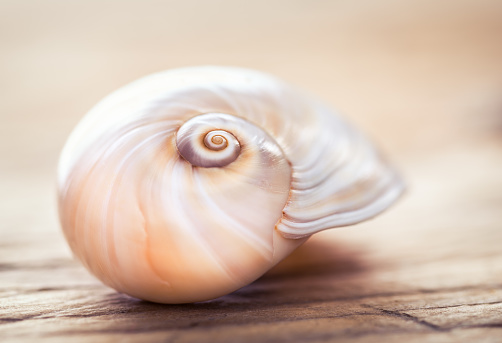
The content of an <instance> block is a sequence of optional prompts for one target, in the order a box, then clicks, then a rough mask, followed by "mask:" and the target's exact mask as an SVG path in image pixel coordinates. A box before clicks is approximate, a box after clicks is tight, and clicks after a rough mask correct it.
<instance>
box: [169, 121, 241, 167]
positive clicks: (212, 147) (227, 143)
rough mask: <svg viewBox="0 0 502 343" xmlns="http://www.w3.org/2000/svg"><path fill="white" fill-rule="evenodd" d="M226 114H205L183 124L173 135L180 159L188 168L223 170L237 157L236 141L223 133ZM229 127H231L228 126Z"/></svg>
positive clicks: (228, 132) (231, 136)
mask: <svg viewBox="0 0 502 343" xmlns="http://www.w3.org/2000/svg"><path fill="white" fill-rule="evenodd" d="M229 117H232V116H230V115H228V114H223V113H206V114H202V115H199V116H197V117H194V118H192V119H190V120H188V121H187V122H185V123H184V124H183V125H182V126H181V127H180V129H179V130H178V133H177V135H176V146H177V148H178V152H179V153H180V155H181V156H182V157H183V158H184V159H185V160H186V161H188V162H190V163H191V164H192V165H194V166H196V167H203V168H215V167H224V166H226V165H228V164H230V163H232V162H233V161H235V160H236V159H237V157H239V154H240V151H241V145H240V142H239V140H238V139H237V137H235V136H234V134H232V133H231V132H230V130H228V129H225V128H226V127H227V126H229V121H231V119H230V120H229ZM230 126H231V125H230Z"/></svg>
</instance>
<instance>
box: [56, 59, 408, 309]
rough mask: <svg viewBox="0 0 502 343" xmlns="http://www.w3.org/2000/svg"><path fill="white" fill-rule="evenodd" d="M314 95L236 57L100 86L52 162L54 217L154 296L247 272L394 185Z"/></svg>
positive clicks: (208, 293)
mask: <svg viewBox="0 0 502 343" xmlns="http://www.w3.org/2000/svg"><path fill="white" fill-rule="evenodd" d="M402 189H403V185H402V182H401V181H400V179H399V177H398V175H397V174H396V172H395V171H394V170H393V168H392V167H391V166H389V164H388V163H387V162H386V161H385V160H384V159H382V158H381V156H380V155H379V154H378V153H377V152H376V151H375V149H374V147H373V146H372V145H371V144H370V143H369V142H368V141H367V140H366V139H365V138H364V137H363V136H362V135H361V134H360V133H358V132H357V131H356V130H354V129H353V128H352V127H350V126H349V125H347V124H346V123H345V122H344V121H343V120H342V119H341V118H339V117H338V116H337V115H336V114H334V113H333V112H332V111H331V110H330V109H329V108H327V107H326V106H325V105H323V104H321V103H319V102H318V101H316V100H312V99H311V98H308V97H306V96H304V95H303V94H301V93H299V92H298V91H297V90H295V89H293V88H292V87H291V86H289V85H287V84H285V83H283V82H282V81H279V80H277V79H275V78H274V77H271V76H269V75H266V74H263V73H260V72H256V71H251V70H246V69H239V68H227V67H196V68H185V69H179V70H173V71H167V72H163V73H159V74H154V75H151V76H148V77H146V78H143V79H141V80H138V81H136V82H134V83H132V84H130V85H128V86H125V87H124V88H122V89H120V90H118V91H116V92H115V93H112V94H111V95H110V96H108V97H107V98H105V99H104V100H103V101H102V102H100V103H99V104H98V105H97V106H96V107H95V108H94V109H92V110H91V111H90V112H89V113H88V114H87V115H86V116H85V117H84V119H83V120H82V121H81V122H80V123H79V125H78V126H77V127H76V129H75V130H74V131H73V133H72V134H71V136H70V138H69V139H68V142H67V144H66V145H65V148H64V149H63V152H62V155H61V158H60V163H59V167H58V190H59V208H60V218H61V223H62V227H63V231H64V233H65V236H66V238H67V240H68V242H69V244H70V247H71V248H72V250H73V252H74V253H75V255H76V256H77V257H78V258H79V259H80V260H81V261H82V263H83V264H84V265H85V266H86V267H87V268H88V269H89V270H90V271H91V272H92V273H93V274H94V275H96V276H97V277H98V278H99V279H101V280H102V281H103V282H104V283H105V284H107V285H109V286H111V287H113V288H115V289H117V290H118V291H120V292H124V293H127V294H129V295H132V296H134V297H138V298H141V299H146V300H150V301H155V302H162V303H183V302H193V301H201V300H207V299H211V298H215V297H218V296H221V295H224V294H226V293H229V292H232V291H234V290H236V289H238V288H240V287H242V286H244V285H246V284H248V283H250V282H252V281H253V280H255V279H256V278H258V277H259V276H261V275H262V274H263V273H265V272H266V271H267V270H268V269H270V268H271V267H272V266H273V265H275V264H276V263H277V262H279V261H280V260H282V259H283V258H284V257H286V256H287V255H288V254H289V253H290V252H292V251H293V250H294V249H295V248H296V247H298V246H299V245H301V244H302V243H303V242H304V241H305V240H306V239H307V238H308V237H309V236H310V235H311V234H313V233H315V232H318V231H321V230H325V229H329V228H333V227H337V226H343V225H350V224H354V223H357V222H360V221H362V220H365V219H368V218H370V217H373V216H375V215H376V214H378V213H380V212H381V211H383V210H384V209H385V208H387V207H388V206H390V205H391V204H392V203H393V202H394V201H395V200H396V199H397V198H398V196H399V195H400V193H401V192H402Z"/></svg>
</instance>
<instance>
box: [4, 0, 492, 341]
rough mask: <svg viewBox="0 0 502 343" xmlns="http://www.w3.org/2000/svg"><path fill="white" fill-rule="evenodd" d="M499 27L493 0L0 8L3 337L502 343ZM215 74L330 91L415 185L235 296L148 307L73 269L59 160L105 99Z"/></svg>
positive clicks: (24, 4) (323, 94)
mask: <svg viewBox="0 0 502 343" xmlns="http://www.w3.org/2000/svg"><path fill="white" fill-rule="evenodd" d="M501 18H502V3H501V2H500V1H488V0H476V1H466V0H458V1H449V2H448V1H446V2H435V1H432V0H426V1H408V2H398V1H393V0H383V1H369V0H365V1H362V2H348V1H347V2H342V1H337V2H334V1H333V2H322V1H286V0H280V1H274V2H270V1H264V0H260V1H253V2H235V1H224V0H221V1H215V2H201V1H199V2H197V1H184V2H179V1H178V2H174V1H166V2H157V1H153V0H151V1H150V0H148V1H141V2H140V1H118V0H115V1H107V2H105V3H103V2H101V1H97V0H96V1H95V0H92V1H85V2H84V1H81V2H67V1H62V0H60V1H56V0H49V1H44V2H35V1H17V0H9V1H7V0H2V1H0V41H1V42H2V43H1V45H0V75H2V77H1V78H0V94H1V95H0V97H1V101H0V116H1V122H0V123H1V125H0V141H1V144H0V154H1V158H0V190H1V191H0V211H1V212H0V216H1V220H2V225H1V226H0V339H1V340H2V342H6V341H12V342H23V341H34V340H37V341H50V342H52V341H55V342H58V341H61V342H67V341H69V340H71V341H77V342H80V341H82V342H87V341H93V342H94V341H126V342H136V341H137V342H146V341H166V342H204V341H212V342H214V341H228V342H248V341H249V342H254V341H260V342H268V341H273V342H280V341H298V342H306V341H333V340H337V341H341V342H382V341H385V342H402V341H405V340H406V341H407V342H461V341H464V342H473V341H476V342H502V177H501V176H502V63H501V61H502V40H501V39H500V37H501V35H502V20H501ZM200 64H219V65H239V66H243V67H249V68H254V69H260V70H263V71H266V72H270V73H273V74H275V75H277V76H279V77H282V78H284V79H286V80H288V81H289V82H291V83H293V84H295V85H297V86H299V87H302V88H304V89H306V91H308V92H309V93H313V94H316V95H317V96H318V97H320V98H322V99H323V100H324V101H326V102H327V103H329V104H331V105H332V106H333V107H336V108H338V109H339V111H340V113H343V115H344V116H345V117H347V118H348V120H350V121H351V122H353V123H354V124H355V125H357V126H358V127H360V128H361V130H363V131H364V132H366V133H367V134H368V135H369V136H370V137H371V138H372V139H373V140H374V141H375V142H376V143H377V144H378V145H379V146H381V147H382V149H383V150H384V151H386V154H387V155H388V156H389V158H390V159H391V160H392V161H393V162H394V163H395V164H396V165H397V166H399V168H400V169H401V171H402V173H403V175H404V176H405V178H406V180H407V183H408V190H407V193H406V195H405V196H404V197H403V198H402V199H401V201H400V202H399V203H398V204H397V205H396V206H394V207H393V208H391V209H390V210H389V211H387V212H386V213H385V214H383V215H381V216H379V217H378V218H375V219H374V220H371V221H369V222H366V223H363V224H359V225H357V226H353V227H346V228H339V229H336V230H331V231H326V232H323V233H320V234H317V235H315V236H314V237H313V238H311V239H310V240H309V241H308V242H307V243H306V244H304V245H303V246H302V247H301V248H299V249H298V250H297V251H296V252H294V253H293V254H292V255H291V256H290V257H289V258H287V259H286V260H285V261H283V262H282V263H281V264H279V265H278V266H277V267H275V268H274V269H273V270H271V271H270V272H269V273H267V274H266V275H265V276H263V277H262V278H260V279H259V280H258V281H256V282H254V283H252V284H251V285H249V286H246V287H244V288H242V289H241V290H238V291H236V292H234V293H232V294H229V295H227V296H224V297H222V298H219V299H215V300H212V301H208V302H203V303H196V304H188V305H175V306H172V305H171V306H170V305H160V304H154V303H148V302H143V301H139V300H136V299H132V298H130V297H127V296H125V295H122V294H118V293H116V292H115V291H114V290H112V289H109V288H107V287H105V286H103V285H102V284H101V283H100V282H99V281H97V280H96V279H94V278H93V277H92V276H90V275H89V274H88V273H87V271H86V270H85V269H84V268H83V267H82V266H81V265H80V264H79V263H78V262H77V261H74V260H73V258H72V255H71V252H70V250H69V248H68V247H67V245H66V242H65V241H64V238H63V236H62V234H61V232H60V228H59V223H58V217H57V208H56V200H55V199H56V194H55V186H54V184H55V168H56V165H57V158H58V154H59V151H60V150H61V148H62V146H63V144H64V141H65V139H66V137H67V136H68V134H69V133H70V131H71V129H72V128H73V127H74V126H75V125H76V123H77V122H78V120H79V119H80V118H81V117H82V116H83V115H84V113H85V112H86V111H87V110H88V109H89V108H90V107H92V106H93V105H94V104H95V103H96V102H97V101H98V100H99V99H100V98H102V97H103V96H104V95H106V94H107V93H109V92H111V91H112V90H114V89H116V88H118V87H119V86H121V85H123V84H125V83H127V82H130V81H132V80H134V79H136V78H138V77H140V76H143V75H145V74H148V73H151V72H155V71H159V70H163V69H169V68H175V67H180V66H187V65H200Z"/></svg>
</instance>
